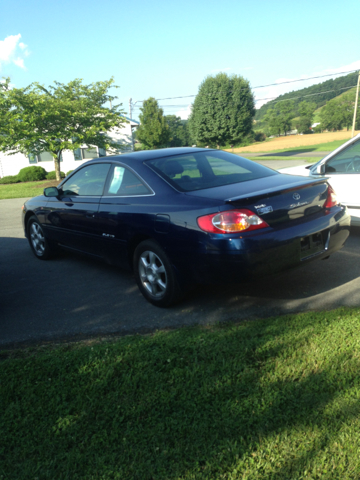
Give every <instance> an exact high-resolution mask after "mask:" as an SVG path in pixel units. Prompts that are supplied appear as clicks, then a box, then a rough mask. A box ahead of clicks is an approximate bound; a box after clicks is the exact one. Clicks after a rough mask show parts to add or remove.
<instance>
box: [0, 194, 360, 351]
mask: <svg viewBox="0 0 360 480" xmlns="http://www.w3.org/2000/svg"><path fill="white" fill-rule="evenodd" d="M22 203H23V200H21V199H15V200H1V201H0V345H1V346H5V345H14V344H17V343H18V342H40V341H49V340H53V339H56V340H59V339H62V338H84V337H89V336H92V335H107V334H113V333H116V334H126V333H135V332H149V331H154V330H156V329H160V328H174V327H179V326H182V325H194V324H208V323H214V322H220V321H221V322H222V321H236V320H241V319H245V318H249V319H253V318H257V317H268V316H273V315H280V314H286V313H292V312H300V311H308V310H318V309H332V308H335V307H337V306H341V305H348V306H360V280H359V275H360V229H355V228H354V229H353V230H352V232H351V236H350V238H349V240H348V242H347V245H346V247H345V248H344V249H343V250H341V251H340V252H338V253H337V254H335V255H333V256H332V257H330V259H328V260H325V261H318V262H313V263H312V264H311V265H307V266H303V267H301V268H299V269H297V270H292V271H290V272H286V273H283V274H281V275H279V276H277V277H275V278H274V277H273V278H267V279H263V280H261V281H258V282H254V283H249V284H246V285H240V284H239V285H230V286H202V287H197V288H196V290H194V291H193V292H191V293H190V295H189V296H188V297H187V298H186V299H185V301H183V303H181V304H180V305H178V306H176V307H174V308H171V309H168V310H163V309H159V308H157V307H154V306H152V305H150V304H149V303H147V302H146V301H145V300H144V299H143V297H142V295H141V294H140V293H139V291H138V289H137V287H136V285H135V282H134V279H133V277H132V275H131V274H130V273H127V272H124V271H121V270H119V269H117V268H115V267H112V266H109V265H106V264H104V263H101V262H97V261H94V260H91V259H87V258H84V257H79V256H76V255H73V254H68V253H65V254H63V255H61V256H60V257H59V258H57V259H55V260H52V261H48V262H45V261H39V260H38V259H36V258H35V257H34V255H33V254H32V253H31V251H30V248H29V246H28V243H27V240H26V239H25V238H24V236H23V231H22V227H21V220H20V219H21V215H20V212H21V205H22Z"/></svg>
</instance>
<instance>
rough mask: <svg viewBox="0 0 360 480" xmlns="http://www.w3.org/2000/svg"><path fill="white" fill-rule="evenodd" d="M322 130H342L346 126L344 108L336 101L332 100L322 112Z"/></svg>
mask: <svg viewBox="0 0 360 480" xmlns="http://www.w3.org/2000/svg"><path fill="white" fill-rule="evenodd" d="M320 120H321V128H322V129H324V130H334V131H337V130H341V129H342V128H343V124H344V117H343V113H342V106H341V104H340V102H338V101H337V100H336V99H333V100H330V101H329V102H327V104H326V105H325V106H324V107H323V108H322V109H321V111H320Z"/></svg>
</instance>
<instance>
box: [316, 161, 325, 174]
mask: <svg viewBox="0 0 360 480" xmlns="http://www.w3.org/2000/svg"><path fill="white" fill-rule="evenodd" d="M324 173H325V164H324V163H321V164H320V165H318V166H317V167H316V174H317V175H324Z"/></svg>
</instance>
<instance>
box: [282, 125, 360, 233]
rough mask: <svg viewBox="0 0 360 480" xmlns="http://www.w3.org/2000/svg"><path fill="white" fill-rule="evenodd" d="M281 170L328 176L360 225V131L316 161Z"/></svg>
mask: <svg viewBox="0 0 360 480" xmlns="http://www.w3.org/2000/svg"><path fill="white" fill-rule="evenodd" d="M280 172H281V173H288V174H291V175H303V176H306V177H307V176H313V177H318V178H323V177H326V178H328V182H329V183H330V185H331V186H332V187H333V189H334V190H335V192H336V195H337V197H338V199H339V201H340V203H341V204H342V205H346V206H347V207H348V209H349V213H350V215H351V225H358V226H360V133H359V134H358V135H356V137H354V138H351V139H350V140H349V141H348V142H346V143H344V144H343V145H341V147H339V148H337V149H336V150H334V151H333V152H331V153H329V154H328V155H326V157H324V158H322V159H321V160H319V161H318V162H317V163H315V164H313V165H301V166H299V167H291V168H283V169H281V170H280Z"/></svg>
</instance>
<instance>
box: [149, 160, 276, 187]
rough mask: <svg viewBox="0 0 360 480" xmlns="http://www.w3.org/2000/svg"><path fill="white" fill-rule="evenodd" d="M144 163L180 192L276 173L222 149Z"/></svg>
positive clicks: (244, 180)
mask: <svg viewBox="0 0 360 480" xmlns="http://www.w3.org/2000/svg"><path fill="white" fill-rule="evenodd" d="M147 165H149V167H150V168H152V169H153V170H154V171H155V172H157V173H158V174H159V175H160V176H161V177H162V178H164V179H165V180H166V181H167V182H169V183H170V184H171V185H173V186H174V187H175V188H176V189H178V190H180V191H182V192H190V191H194V190H202V189H204V188H212V187H219V186H222V185H230V184H232V183H240V182H247V181H249V180H255V179H257V178H263V177H269V176H272V175H277V172H275V171H274V170H270V169H269V168H267V167H264V166H262V165H259V164H257V163H255V162H252V161H251V160H246V159H245V158H242V157H238V156H236V155H232V154H231V153H227V152H222V151H221V152H213V151H210V152H199V153H195V154H190V155H181V156H174V157H165V158H159V159H155V160H149V161H148V162H147Z"/></svg>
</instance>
